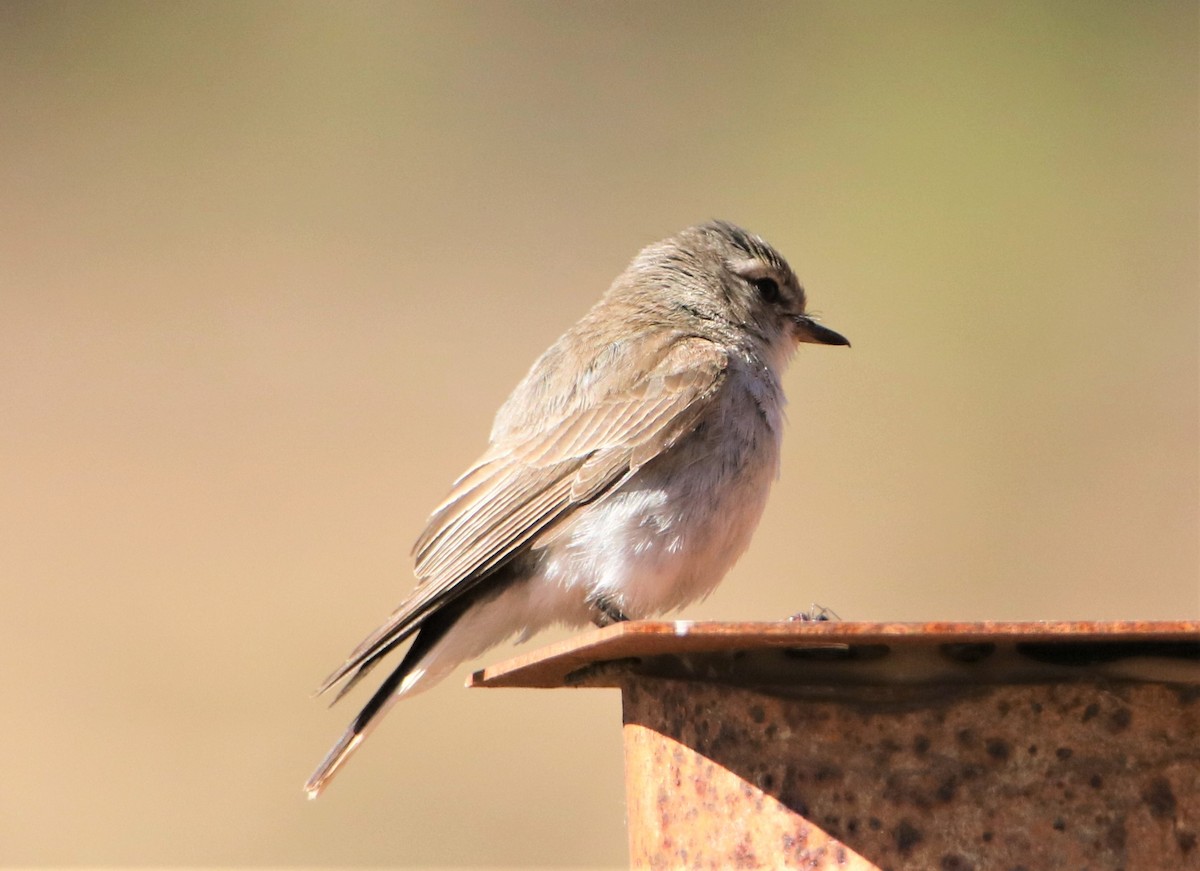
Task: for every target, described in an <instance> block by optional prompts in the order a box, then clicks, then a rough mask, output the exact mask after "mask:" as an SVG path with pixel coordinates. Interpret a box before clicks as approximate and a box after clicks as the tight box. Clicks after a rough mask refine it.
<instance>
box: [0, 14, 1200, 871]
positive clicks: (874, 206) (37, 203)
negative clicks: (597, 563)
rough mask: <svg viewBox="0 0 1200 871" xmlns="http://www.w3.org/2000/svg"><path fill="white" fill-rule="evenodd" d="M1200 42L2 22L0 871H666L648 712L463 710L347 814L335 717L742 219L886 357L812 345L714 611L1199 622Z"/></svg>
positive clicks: (148, 17) (308, 20)
mask: <svg viewBox="0 0 1200 871" xmlns="http://www.w3.org/2000/svg"><path fill="white" fill-rule="evenodd" d="M1197 34H1198V13H1197V7H1196V5H1195V4H1194V3H1192V2H1178V3H1167V2H1151V3H1105V4H1096V3H1091V2H1056V3H1040V2H1037V3H1019V2H1018V3H1003V4H959V3H948V2H934V3H928V2H917V3H905V4H897V3H871V2H865V3H852V4H851V3H843V2H798V3H791V4H782V3H769V4H762V3H693V2H686V3H660V4H655V5H644V4H640V3H618V2H611V3H600V4H568V3H545V2H496V3H486V4H484V3H455V2H420V3H418V2H413V3H367V2H354V3H336V4H335V3H315V2H286V3H264V2H247V3H243V2H197V3H186V4H184V3H133V2H123V3H111V2H81V3H60V2H38V3H33V2H3V3H0V117H2V118H3V123H2V124H0V457H2V459H0V593H2V596H3V609H2V612H0V620H2V621H3V628H2V631H0V666H2V667H3V673H4V685H5V693H4V696H5V705H6V710H7V711H8V713H7V714H6V715H5V716H4V725H3V733H2V740H0V771H2V772H3V777H2V778H0V864H6V865H12V864H17V865H42V864H49V865H72V864H87V865H116V864H119V865H134V864H141V865H159V864H170V865H196V864H204V865H256V864H267V865H311V866H319V865H391V866H414V867H417V866H452V865H454V866H503V865H514V866H533V865H538V864H545V865H558V866H571V865H579V866H583V865H587V866H619V865H622V864H623V863H624V861H625V843H624V829H623V810H622V807H623V796H622V785H621V783H622V775H621V751H620V735H619V731H620V730H619V719H620V711H619V702H618V699H617V697H616V695H615V694H614V693H610V692H608V691H578V692H569V691H558V692H537V691H520V690H514V691H482V690H481V691H472V692H467V691H465V690H463V689H462V688H461V682H460V679H459V678H458V677H456V678H454V679H451V680H448V681H446V682H445V683H444V684H442V685H441V686H439V687H438V688H437V689H435V690H434V691H432V692H430V693H428V694H426V695H424V696H421V697H419V698H417V699H414V700H412V701H411V702H408V703H406V704H404V705H403V706H401V707H398V708H397V709H395V710H394V711H393V713H392V715H391V717H389V718H388V721H387V722H386V723H385V724H384V725H383V727H382V728H381V729H379V730H378V731H377V732H376V733H375V736H374V737H373V738H372V740H371V741H370V742H368V744H367V745H366V746H365V748H364V749H363V751H362V752H360V753H359V754H358V755H357V756H356V758H355V759H354V762H353V764H352V765H350V766H349V767H348V768H347V769H346V770H345V771H344V772H343V773H342V775H341V776H340V777H339V778H338V780H337V782H336V783H334V784H333V786H332V787H331V789H330V790H329V792H328V793H327V794H326V795H325V796H324V797H323V798H322V799H321V800H320V801H318V802H315V803H313V802H307V801H305V800H304V798H303V796H302V794H301V790H300V787H301V784H302V783H303V781H304V779H305V777H307V775H308V774H309V772H310V771H311V769H312V768H313V767H314V766H315V764H316V762H317V761H318V760H319V759H320V758H321V756H322V755H323V754H324V752H325V750H326V749H327V747H328V745H329V744H330V743H331V742H332V741H333V739H334V738H335V737H336V735H337V734H338V733H340V731H341V729H342V728H343V726H344V724H345V722H346V721H347V720H348V719H349V717H350V716H351V715H352V714H353V713H354V711H355V710H357V708H356V705H357V704H358V703H359V702H361V701H362V699H363V697H364V694H363V693H361V692H360V693H356V694H355V695H354V696H353V697H352V698H351V699H350V700H349V702H348V703H347V704H343V705H339V706H338V708H336V709H334V710H333V711H328V710H326V708H325V705H324V704H323V702H318V701H313V700H312V699H310V697H309V693H310V692H311V690H312V689H313V688H314V687H315V685H316V684H317V683H318V682H319V681H320V679H321V678H322V677H324V675H325V674H326V673H327V672H328V671H329V670H330V669H331V668H332V667H333V666H334V665H336V664H337V663H338V662H339V661H340V660H341V659H342V657H343V656H344V655H345V654H346V653H347V652H348V651H349V650H350V648H351V647H353V646H354V645H355V644H356V643H357V642H358V641H359V639H360V638H361V637H362V636H363V635H364V634H365V633H366V632H367V631H368V630H370V629H372V628H374V627H375V625H376V624H377V623H379V622H380V621H381V620H382V619H383V618H384V617H385V616H386V615H387V614H388V613H389V612H390V610H391V609H392V607H393V606H394V605H395V604H396V603H397V602H398V601H399V600H400V598H401V597H402V596H403V595H404V594H405V593H406V592H407V591H408V590H409V589H410V587H411V585H412V583H413V579H412V575H411V562H410V558H409V554H408V552H409V547H410V544H411V542H412V541H413V539H414V538H415V537H416V535H417V533H418V532H419V531H420V529H421V527H422V525H423V523H424V520H425V518H426V516H427V514H428V512H429V510H430V509H431V508H432V507H433V506H434V505H435V504H436V503H437V502H438V501H439V500H440V499H441V497H442V496H443V494H444V492H445V490H446V488H447V486H448V485H449V483H450V481H451V480H452V479H453V478H454V477H455V476H456V475H457V474H458V473H459V472H460V471H462V469H463V468H464V467H465V465H466V464H467V463H468V462H470V461H471V460H473V459H474V458H475V456H476V455H477V454H478V453H479V452H480V451H481V449H482V448H483V446H484V443H485V439H486V434H487V430H488V427H489V424H490V419H491V415H492V414H493V412H494V411H495V410H496V408H498V407H499V405H500V403H501V402H502V400H503V399H504V398H505V396H506V395H507V394H508V392H509V390H510V389H511V388H512V387H513V386H514V385H515V384H516V382H517V381H518V380H519V379H520V377H521V376H522V375H523V374H524V372H525V370H526V369H527V367H528V366H529V364H530V363H531V362H532V361H533V359H534V358H535V357H536V356H537V355H538V354H539V353H540V352H541V351H542V350H543V349H544V348H545V347H546V346H547V345H548V344H549V343H550V342H552V341H553V340H554V339H555V338H556V337H557V335H558V334H559V333H560V332H561V331H562V330H563V329H565V328H566V327H567V326H568V325H570V324H571V323H572V322H573V321H574V320H576V319H577V318H578V317H579V316H580V315H581V314H582V313H583V312H584V311H585V310H586V309H587V307H588V306H589V305H591V303H592V302H593V301H594V300H595V299H596V298H597V297H598V296H599V294H600V293H601V292H602V291H603V290H604V289H605V288H606V287H607V286H608V283H609V282H610V281H611V280H612V278H613V277H614V276H615V275H616V274H617V273H618V272H619V271H620V270H621V269H622V268H623V267H624V265H625V264H626V262H627V261H628V260H629V259H630V258H631V257H632V256H633V255H634V253H635V252H636V251H637V250H638V249H639V248H640V247H641V246H643V245H645V244H647V243H649V242H652V241H654V240H657V239H659V238H661V237H663V236H666V235H669V234H671V233H673V232H675V231H677V230H678V229H680V228H682V227H684V226H686V225H689V224H693V223H696V222H699V221H703V220H707V219H709V218H712V217H723V218H728V219H731V220H734V221H737V222H739V223H742V224H743V225H745V226H747V227H748V228H750V229H751V230H753V231H754V232H757V233H759V234H761V235H763V236H764V237H765V238H767V239H768V240H769V241H771V242H772V243H774V244H775V245H776V246H777V247H779V248H780V249H781V250H782V251H783V252H784V253H785V255H786V256H787V257H788V258H789V259H790V260H791V262H792V265H793V266H794V267H795V269H796V270H797V272H798V273H799V274H800V276H801V278H802V280H803V281H804V282H805V284H806V286H807V287H808V290H809V295H810V299H811V301H812V305H813V308H814V309H815V310H816V311H817V312H818V313H819V314H820V315H821V316H822V317H823V319H824V320H825V322H826V323H828V324H829V325H830V326H832V327H834V328H836V329H838V330H840V331H842V332H844V333H845V334H846V335H848V336H849V337H850V338H851V339H852V340H853V342H854V347H853V348H852V349H851V350H845V349H829V348H820V347H803V348H801V349H800V351H799V353H798V354H797V355H796V358H795V360H794V361H793V364H792V368H791V370H790V371H789V373H788V376H787V379H786V382H785V387H786V390H787V392H788V394H789V397H790V401H791V403H790V406H789V417H790V427H789V432H788V433H787V435H786V438H785V454H784V461H783V474H782V478H781V480H780V481H779V483H778V485H777V486H776V488H775V490H774V493H773V496H772V499H771V502H770V504H769V507H768V509H767V513H766V516H765V518H764V520H763V523H762V526H761V527H760V529H759V532H758V535H757V537H756V539H755V541H754V544H753V547H752V549H751V551H750V552H749V553H748V554H747V555H746V557H745V558H744V559H743V560H742V561H741V562H740V564H739V565H738V566H737V567H736V568H735V570H734V571H733V573H732V574H731V575H730V577H729V578H728V579H727V580H726V582H725V584H724V585H723V586H722V588H721V589H720V591H719V592H718V593H717V594H715V595H714V596H713V597H712V598H711V599H709V600H708V601H707V602H704V603H702V604H699V605H696V606H693V607H691V608H689V609H688V610H687V612H686V614H685V616H688V617H692V618H697V619H702V618H710V619H723V620H739V619H767V620H769V619H778V618H782V617H784V616H786V615H789V614H792V613H794V612H796V611H798V610H801V609H804V608H807V607H808V606H809V605H810V603H813V602H818V603H820V604H823V605H827V606H829V607H832V608H833V609H834V610H836V611H837V612H838V613H839V614H841V615H842V616H843V617H844V618H847V619H855V620H917V621H923V620H979V619H1002V620H1036V619H1133V618H1153V619H1180V618H1196V617H1198V616H1200V552H1198V538H1200V531H1198V530H1200V525H1198V524H1200V517H1198V511H1200V509H1198V470H1197V463H1198V446H1200V433H1198V426H1200V410H1198V396H1200V388H1198V373H1200V367H1198V360H1197V349H1198V331H1200V295H1198V292H1197V290H1198V286H1200V282H1198V280H1197V279H1198V275H1197V271H1198V267H1197V262H1198V237H1200V226H1198V216H1197V212H1198V180H1197V173H1198V160H1200V151H1198V138H1197V133H1198V129H1197V128H1198V125H1197V106H1198V81H1200V68H1198V56H1200V50H1198V36H1197ZM557 637H561V636H556V635H554V634H549V635H543V636H541V637H540V638H539V639H538V640H536V641H534V642H532V644H533V645H538V644H541V643H542V642H544V641H548V640H552V639H554V638H557ZM528 649H531V648H530V647H529V646H527V647H526V648H525V650H528ZM514 652H521V651H520V650H516V651H514V650H512V649H510V648H501V649H498V650H496V651H493V652H492V654H491V655H489V656H488V657H487V659H488V660H490V661H499V660H502V659H505V658H508V657H509V656H510V655H512V654H513V653H514ZM481 664H482V663H480V665H481ZM465 674H466V670H465V669H464V671H463V675H462V676H465Z"/></svg>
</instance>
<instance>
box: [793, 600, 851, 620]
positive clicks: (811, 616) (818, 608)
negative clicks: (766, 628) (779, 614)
mask: <svg viewBox="0 0 1200 871" xmlns="http://www.w3.org/2000/svg"><path fill="white" fill-rule="evenodd" d="M787 619H788V622H789V623H826V622H828V621H830V620H841V619H842V618H841V617H839V616H838V615H837V612H835V611H834V610H833V609H832V608H826V607H825V606H824V605H818V604H817V603H816V602H813V603H812V604H811V605H809V607H808V610H807V611H801V612H799V613H798V614H793V615H792V616H791V617H788V618H787Z"/></svg>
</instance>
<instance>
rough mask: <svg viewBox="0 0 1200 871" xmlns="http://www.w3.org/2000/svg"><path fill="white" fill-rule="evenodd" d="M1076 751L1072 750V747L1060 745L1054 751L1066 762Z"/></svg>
mask: <svg viewBox="0 0 1200 871" xmlns="http://www.w3.org/2000/svg"><path fill="white" fill-rule="evenodd" d="M1074 752H1075V751H1074V750H1072V749H1071V748H1070V747H1059V748H1058V749H1057V750H1055V751H1054V755H1055V756H1057V757H1058V758H1059V759H1060V760H1061V761H1063V762H1066V761H1067V760H1068V759H1070V758H1071V754H1072V753H1074Z"/></svg>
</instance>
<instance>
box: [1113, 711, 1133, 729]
mask: <svg viewBox="0 0 1200 871" xmlns="http://www.w3.org/2000/svg"><path fill="white" fill-rule="evenodd" d="M1132 722H1133V712H1132V711H1130V710H1129V708H1118V709H1117V710H1115V711H1113V712H1112V714H1111V715H1110V716H1109V718H1108V729H1109V731H1110V732H1114V733H1116V732H1124V731H1125V730H1126V729H1128V728H1129V724H1130V723H1132Z"/></svg>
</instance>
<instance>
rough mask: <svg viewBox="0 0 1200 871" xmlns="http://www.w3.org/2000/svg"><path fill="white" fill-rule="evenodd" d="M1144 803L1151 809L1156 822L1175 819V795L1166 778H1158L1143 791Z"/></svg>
mask: <svg viewBox="0 0 1200 871" xmlns="http://www.w3.org/2000/svg"><path fill="white" fill-rule="evenodd" d="M1142 801H1144V802H1145V803H1146V806H1147V807H1148V808H1150V816H1152V817H1154V818H1155V819H1156V820H1164V819H1174V817H1175V810H1176V807H1177V805H1176V802H1175V793H1174V792H1173V791H1172V790H1171V784H1170V783H1168V782H1167V779H1166V778H1165V777H1156V778H1154V779H1153V780H1151V781H1150V782H1149V783H1147V784H1146V788H1145V789H1143V790H1142Z"/></svg>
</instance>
